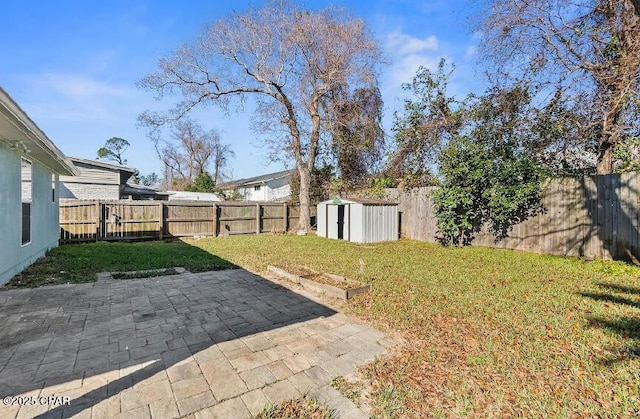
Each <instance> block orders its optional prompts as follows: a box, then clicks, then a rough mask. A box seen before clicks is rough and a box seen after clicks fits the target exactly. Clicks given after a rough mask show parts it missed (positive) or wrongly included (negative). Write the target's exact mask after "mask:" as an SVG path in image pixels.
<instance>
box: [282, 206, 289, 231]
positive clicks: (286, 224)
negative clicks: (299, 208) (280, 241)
mask: <svg viewBox="0 0 640 419" xmlns="http://www.w3.org/2000/svg"><path fill="white" fill-rule="evenodd" d="M283 208H284V214H283V215H282V221H283V224H284V227H283V228H284V232H285V233H286V232H287V231H289V205H288V204H287V203H286V202H285V203H284V204H283Z"/></svg>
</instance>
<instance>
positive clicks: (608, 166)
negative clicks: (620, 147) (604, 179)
mask: <svg viewBox="0 0 640 419" xmlns="http://www.w3.org/2000/svg"><path fill="white" fill-rule="evenodd" d="M596 170H597V173H598V174H599V175H609V174H611V173H613V147H612V144H611V143H610V142H609V141H606V140H605V141H601V142H600V145H599V147H598V162H597V164H596Z"/></svg>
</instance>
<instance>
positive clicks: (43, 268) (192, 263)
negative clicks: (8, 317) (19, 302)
mask: <svg viewBox="0 0 640 419" xmlns="http://www.w3.org/2000/svg"><path fill="white" fill-rule="evenodd" d="M176 266H182V267H185V268H187V269H188V270H190V271H191V272H202V271H209V270H218V269H227V268H230V267H233V265H232V264H231V263H230V262H228V261H226V260H224V259H221V258H220V257H218V256H215V255H212V254H211V253H208V252H205V251H203V250H201V249H199V248H198V247H194V246H190V245H188V244H185V243H184V242H181V241H174V242H139V243H108V242H98V243H86V244H73V245H64V246H60V247H57V248H55V249H53V250H51V251H50V252H48V253H47V256H46V258H43V259H40V260H39V261H38V262H36V263H35V264H34V265H32V266H30V267H29V268H27V269H25V270H24V271H23V272H22V273H21V274H19V275H16V276H15V277H14V278H12V279H11V281H9V283H8V284H7V285H5V288H14V287H25V286H27V287H37V286H41V285H53V284H66V283H68V282H69V283H82V282H92V281H95V279H96V274H97V273H98V272H105V271H108V272H114V271H118V272H122V271H135V270H145V269H159V268H172V267H176Z"/></svg>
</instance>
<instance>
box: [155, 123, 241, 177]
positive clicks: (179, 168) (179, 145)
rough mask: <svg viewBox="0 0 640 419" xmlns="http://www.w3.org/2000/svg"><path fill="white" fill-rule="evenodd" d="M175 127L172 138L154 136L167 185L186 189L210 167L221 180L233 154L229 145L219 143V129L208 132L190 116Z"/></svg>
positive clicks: (209, 169)
mask: <svg viewBox="0 0 640 419" xmlns="http://www.w3.org/2000/svg"><path fill="white" fill-rule="evenodd" d="M172 126H173V130H172V132H171V137H170V139H169V140H162V139H161V138H160V137H155V139H154V141H155V142H156V151H157V152H158V156H159V157H160V159H161V160H162V162H163V164H164V168H165V170H164V182H165V185H164V186H165V187H172V188H177V189H184V188H185V187H187V186H188V185H190V184H192V183H193V182H195V180H196V179H197V177H198V176H199V175H202V174H204V173H208V172H209V171H211V170H212V171H213V173H214V176H213V180H214V181H216V182H218V181H219V179H220V178H221V177H222V171H223V170H224V168H225V167H226V164H227V161H228V159H229V158H230V157H232V156H233V151H232V150H231V148H230V146H229V145H226V144H222V143H221V142H220V136H219V135H218V132H217V131H216V130H209V131H205V130H204V129H203V128H202V127H201V126H200V125H198V124H196V123H195V122H194V121H193V120H191V119H188V118H183V119H181V120H180V121H177V122H175V123H174V124H172Z"/></svg>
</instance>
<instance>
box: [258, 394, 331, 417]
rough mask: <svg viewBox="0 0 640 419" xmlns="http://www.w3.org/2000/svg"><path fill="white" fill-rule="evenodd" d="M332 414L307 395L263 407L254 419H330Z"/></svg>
mask: <svg viewBox="0 0 640 419" xmlns="http://www.w3.org/2000/svg"><path fill="white" fill-rule="evenodd" d="M333 417H334V416H333V415H332V414H331V412H330V411H328V410H326V409H325V408H323V407H322V406H320V404H319V403H318V402H317V401H316V400H315V399H311V398H309V397H307V396H304V397H301V398H298V399H293V400H287V401H285V402H282V403H280V404H278V405H275V406H269V407H265V408H264V410H263V411H262V412H260V413H259V414H257V415H256V416H254V419H331V418H333Z"/></svg>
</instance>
